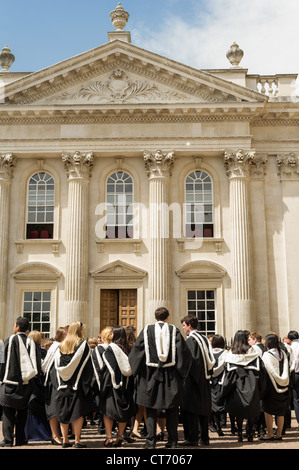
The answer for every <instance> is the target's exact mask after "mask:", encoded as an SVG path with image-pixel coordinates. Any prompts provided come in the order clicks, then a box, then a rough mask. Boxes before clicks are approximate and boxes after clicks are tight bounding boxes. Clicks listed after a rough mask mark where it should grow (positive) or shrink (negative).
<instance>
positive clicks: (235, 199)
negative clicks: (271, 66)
mask: <svg viewBox="0 0 299 470" xmlns="http://www.w3.org/2000/svg"><path fill="white" fill-rule="evenodd" d="M127 18H128V15H126V12H125V11H124V10H123V8H122V6H121V5H120V4H119V5H118V7H117V8H116V9H115V10H114V12H112V13H111V19H112V23H113V24H114V26H115V31H112V32H109V33H108V42H107V43H106V44H104V45H102V46H99V47H97V48H96V49H93V50H91V51H88V52H85V53H83V54H80V55H78V56H75V57H72V58H70V59H68V60H65V61H63V62H61V63H58V64H56V65H53V66H51V67H49V68H46V69H44V70H41V71H38V72H35V73H21V72H11V71H10V70H9V68H10V66H11V64H12V62H13V60H14V57H13V55H12V53H11V51H10V50H9V49H8V48H7V47H6V48H4V49H3V51H2V53H1V54H0V64H1V65H2V70H1V71H0V80H1V84H2V87H1V88H0V90H1V104H0V144H1V146H0V256H1V265H0V269H1V272H0V320H1V324H0V326H1V328H0V336H1V337H2V338H4V337H6V336H7V335H8V334H10V332H11V329H12V326H13V323H14V320H15V318H16V316H18V315H26V316H28V318H29V319H30V321H31V327H32V328H34V329H39V330H41V331H44V332H45V333H46V334H47V335H50V336H53V335H54V333H55V331H56V329H57V327H59V326H63V325H66V324H69V323H70V322H71V321H73V320H79V321H82V322H84V323H86V325H87V334H88V335H89V336H90V335H97V334H98V333H99V331H100V330H101V329H102V328H103V327H104V326H105V325H107V324H122V325H128V324H132V325H135V326H136V328H137V331H140V329H141V328H142V327H143V326H144V325H145V324H146V323H148V322H152V321H153V313H154V310H155V308H156V307H157V306H160V305H162V306H167V307H168V308H169V310H170V312H171V322H173V323H175V324H176V325H177V326H178V327H180V319H181V318H182V317H183V316H184V315H185V314H187V313H193V314H195V315H197V316H198V318H199V325H200V326H199V328H200V331H202V332H203V333H205V334H209V333H215V332H216V333H220V334H222V335H224V336H225V337H226V338H231V337H232V335H233V334H234V332H235V331H236V329H239V328H247V329H250V330H252V329H257V330H259V331H260V332H261V333H262V334H267V332H268V331H269V330H270V329H271V330H277V331H278V332H279V334H280V335H281V336H282V335H285V334H286V333H287V332H288V330H289V329H299V319H298V315H297V308H298V307H299V289H298V279H299V248H298V246H299V245H298V243H297V241H298V239H299V220H298V217H299V163H298V162H299V132H298V131H299V101H298V98H297V97H296V90H295V80H296V78H297V75H296V74H293V75H290V74H289V75H285V74H278V75H275V76H259V75H250V74H248V70H247V69H245V68H242V67H241V66H240V61H241V59H242V55H243V52H242V51H241V50H240V48H239V46H238V45H237V44H233V45H232V46H231V48H230V49H229V51H228V53H227V58H228V60H229V62H230V63H229V67H228V68H227V69H215V70H197V69H194V68H192V67H189V66H186V65H183V64H181V63H177V62H175V61H172V60H171V59H170V58H165V57H161V56H159V55H157V54H154V53H152V52H150V51H147V50H144V49H141V48H139V47H137V46H135V45H134V44H132V43H131V37H130V33H129V32H128V31H125V30H124V27H125V25H126V22H127Z"/></svg>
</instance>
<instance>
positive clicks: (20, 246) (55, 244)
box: [15, 238, 61, 254]
mask: <svg viewBox="0 0 299 470" xmlns="http://www.w3.org/2000/svg"><path fill="white" fill-rule="evenodd" d="M60 244H61V240H53V238H30V239H26V240H17V241H16V242H15V245H16V249H17V253H18V254H22V253H23V250H24V246H25V245H26V246H29V245H31V246H33V245H38V246H49V245H50V246H51V249H52V253H59V246H60Z"/></svg>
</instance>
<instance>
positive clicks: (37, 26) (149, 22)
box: [0, 0, 299, 74]
mask: <svg viewBox="0 0 299 470" xmlns="http://www.w3.org/2000/svg"><path fill="white" fill-rule="evenodd" d="M117 4H118V1H117V0H0V15H1V17H2V18H1V22H0V24H1V26H0V50H1V49H2V48H3V47H4V46H6V45H7V46H8V47H9V48H10V49H11V51H12V52H13V54H14V55H15V62H14V64H13V65H12V66H11V69H10V70H11V71H12V72H34V71H38V70H41V69H43V68H45V67H48V66H51V65H53V64H56V63H58V62H61V61H63V60H66V59H68V58H70V57H73V56H75V55H78V54H81V53H82V52H85V51H88V50H90V49H93V48H95V47H98V46H100V45H102V44H105V43H107V42H108V35H107V33H108V31H114V30H115V29H114V27H113V25H112V23H111V20H110V16H109V14H110V12H111V11H112V10H114V9H115V7H116V6H117ZM121 4H122V6H123V8H124V9H125V10H126V11H128V13H129V15H130V17H129V21H128V24H127V26H126V28H125V30H127V31H130V32H131V40H132V41H131V42H132V44H134V45H136V46H139V47H142V48H144V49H147V50H149V51H151V52H154V53H157V54H160V55H162V56H164V57H168V58H169V59H173V60H175V61H178V62H182V63H183V64H186V65H189V66H191V67H194V68H197V69H217V68H229V67H230V63H229V62H228V60H227V58H226V52H227V50H228V49H229V47H230V46H231V44H233V43H234V42H236V43H237V44H238V45H239V46H240V48H241V49H242V50H243V51H244V57H243V59H242V61H241V63H240V66H242V67H244V68H246V69H248V73H249V74H283V73H299V27H298V24H299V1H298V0H122V1H121Z"/></svg>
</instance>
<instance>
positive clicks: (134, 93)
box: [49, 69, 187, 104]
mask: <svg viewBox="0 0 299 470" xmlns="http://www.w3.org/2000/svg"><path fill="white" fill-rule="evenodd" d="M186 100H187V96H186V95H184V94H183V93H180V92H178V91H176V90H171V89H167V88H165V87H163V89H162V87H159V86H158V85H157V84H156V83H153V82H149V81H146V80H142V79H138V78H137V79H136V78H129V77H128V75H127V74H126V73H125V72H124V71H123V70H121V69H116V70H114V71H113V72H112V73H111V74H110V75H109V77H108V79H107V80H104V81H101V80H95V81H93V82H90V83H87V84H85V85H81V86H79V87H76V88H75V89H73V90H69V91H65V92H63V93H61V94H59V95H56V96H55V97H51V98H50V99H49V102H56V103H57V102H62V103H66V102H68V103H69V102H76V103H78V104H80V103H90V104H101V103H111V104H122V103H142V102H146V103H149V102H157V101H176V102H177V101H186Z"/></svg>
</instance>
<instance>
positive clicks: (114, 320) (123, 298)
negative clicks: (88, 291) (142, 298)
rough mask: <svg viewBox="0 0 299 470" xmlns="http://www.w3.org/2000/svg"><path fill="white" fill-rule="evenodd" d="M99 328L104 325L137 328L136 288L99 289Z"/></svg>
mask: <svg viewBox="0 0 299 470" xmlns="http://www.w3.org/2000/svg"><path fill="white" fill-rule="evenodd" d="M100 315H101V319H100V320H101V323H100V325H101V326H100V327H101V329H103V328H105V327H106V326H116V325H121V326H124V327H126V326H129V325H130V326H135V327H136V328H137V289H120V290H117V289H102V290H101V314H100Z"/></svg>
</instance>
